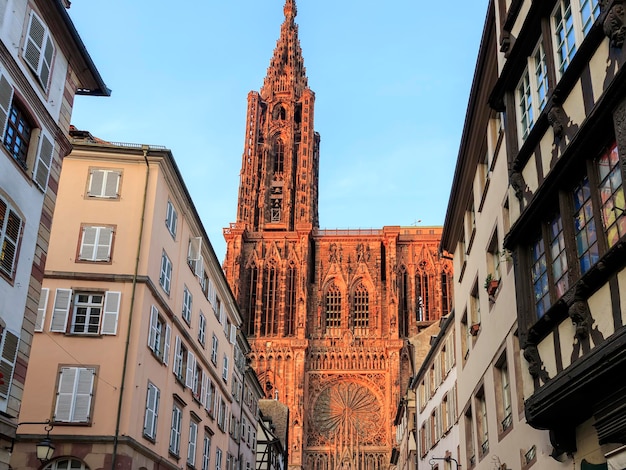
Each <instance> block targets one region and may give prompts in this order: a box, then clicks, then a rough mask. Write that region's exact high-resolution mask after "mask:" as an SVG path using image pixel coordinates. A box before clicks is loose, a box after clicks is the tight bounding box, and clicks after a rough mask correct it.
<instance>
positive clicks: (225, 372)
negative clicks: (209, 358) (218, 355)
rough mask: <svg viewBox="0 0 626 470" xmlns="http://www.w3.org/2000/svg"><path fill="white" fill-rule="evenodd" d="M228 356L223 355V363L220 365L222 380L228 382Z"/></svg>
mask: <svg viewBox="0 0 626 470" xmlns="http://www.w3.org/2000/svg"><path fill="white" fill-rule="evenodd" d="M228 359H229V358H228V356H227V355H226V354H224V362H223V363H222V380H224V382H228V369H229V367H228Z"/></svg>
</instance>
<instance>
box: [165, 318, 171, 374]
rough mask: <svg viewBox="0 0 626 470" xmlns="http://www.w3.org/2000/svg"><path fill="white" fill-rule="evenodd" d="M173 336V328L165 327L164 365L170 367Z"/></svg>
mask: <svg viewBox="0 0 626 470" xmlns="http://www.w3.org/2000/svg"><path fill="white" fill-rule="evenodd" d="M171 336H172V328H171V327H170V326H169V325H165V343H164V344H163V364H165V365H168V364H169V361H170V337H171Z"/></svg>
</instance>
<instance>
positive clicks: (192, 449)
mask: <svg viewBox="0 0 626 470" xmlns="http://www.w3.org/2000/svg"><path fill="white" fill-rule="evenodd" d="M197 441H198V423H197V422H196V421H194V420H193V419H192V420H191V421H190V422H189V442H188V446H187V465H189V466H191V467H193V466H194V465H195V464H196V444H197Z"/></svg>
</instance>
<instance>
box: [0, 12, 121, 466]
mask: <svg viewBox="0 0 626 470" xmlns="http://www.w3.org/2000/svg"><path fill="white" fill-rule="evenodd" d="M67 8H69V1H67V0H46V1H41V0H0V142H2V145H0V374H1V376H2V380H1V381H0V470H5V469H7V468H9V460H10V458H11V452H12V451H13V450H14V446H13V443H14V439H15V433H16V429H17V427H18V423H19V422H20V421H21V418H20V415H19V414H20V409H22V403H21V402H22V393H23V389H24V379H25V375H26V369H27V367H28V360H29V355H30V347H31V340H32V336H33V329H34V323H35V318H36V316H37V304H38V301H39V294H40V291H41V283H42V281H43V272H44V266H45V262H46V254H47V252H48V240H49V237H50V223H51V221H52V214H53V211H54V205H55V200H56V193H57V186H58V181H59V171H60V169H61V162H62V160H63V157H64V156H65V155H67V154H68V153H69V152H70V150H71V145H70V142H69V139H68V130H69V126H70V118H71V115H72V108H73V105H74V97H75V95H78V94H83V95H93V96H107V95H109V94H110V91H109V90H108V88H107V87H106V86H105V84H104V82H103V81H102V78H101V77H100V74H99V72H98V70H97V69H96V67H95V65H94V64H93V62H92V60H91V58H90V57H89V54H88V52H87V50H86V48H85V45H84V44H83V42H82V40H81V38H80V36H79V35H78V33H77V31H76V29H75V27H74V25H73V24H72V21H71V19H70V17H69V15H68V13H67Z"/></svg>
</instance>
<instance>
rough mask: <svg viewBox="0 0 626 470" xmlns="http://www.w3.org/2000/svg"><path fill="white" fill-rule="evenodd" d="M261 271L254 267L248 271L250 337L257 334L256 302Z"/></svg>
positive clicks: (247, 312)
mask: <svg viewBox="0 0 626 470" xmlns="http://www.w3.org/2000/svg"><path fill="white" fill-rule="evenodd" d="M258 280H259V269H258V268H257V267H256V266H254V265H252V266H251V267H250V269H249V270H248V303H247V305H246V332H247V334H248V335H249V336H254V335H255V333H256V327H255V325H256V301H257V282H258Z"/></svg>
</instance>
